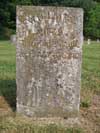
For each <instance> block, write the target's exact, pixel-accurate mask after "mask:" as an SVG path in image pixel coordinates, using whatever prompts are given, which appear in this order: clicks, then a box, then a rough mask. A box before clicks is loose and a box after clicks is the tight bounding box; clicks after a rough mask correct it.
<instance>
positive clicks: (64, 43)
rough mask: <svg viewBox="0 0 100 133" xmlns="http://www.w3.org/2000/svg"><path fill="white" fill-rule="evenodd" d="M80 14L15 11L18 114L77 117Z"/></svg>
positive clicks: (25, 8)
mask: <svg viewBox="0 0 100 133" xmlns="http://www.w3.org/2000/svg"><path fill="white" fill-rule="evenodd" d="M82 43H83V11H82V9H79V8H66V7H34V6H18V7H17V49H16V63H17V68H16V71H17V72H16V75H17V111H18V112H19V113H23V114H25V115H29V116H34V117H74V116H76V115H77V114H78V112H79V104H80V82H81V58H82Z"/></svg>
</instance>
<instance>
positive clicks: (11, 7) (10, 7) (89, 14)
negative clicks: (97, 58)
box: [0, 0, 100, 38]
mask: <svg viewBox="0 0 100 133" xmlns="http://www.w3.org/2000/svg"><path fill="white" fill-rule="evenodd" d="M97 2H99V0H94V1H93V0H0V31H2V33H3V34H5V29H6V28H7V29H9V30H11V29H13V30H15V29H16V5H46V6H67V7H80V8H83V9H84V16H85V17H84V27H85V28H84V33H85V36H91V37H93V38H98V37H100V34H99V33H100V28H99V27H98V23H99V22H100V15H99V14H100V6H98V5H100V4H98V3H97ZM96 3H97V4H96ZM94 6H96V7H94ZM93 11H94V13H93ZM92 28H93V29H92ZM13 30H12V31H13ZM2 33H1V34H2ZM9 36H10V35H9ZM5 37H6V35H5Z"/></svg>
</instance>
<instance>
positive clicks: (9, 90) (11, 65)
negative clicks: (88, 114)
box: [0, 41, 100, 133]
mask: <svg viewBox="0 0 100 133" xmlns="http://www.w3.org/2000/svg"><path fill="white" fill-rule="evenodd" d="M82 58H83V59H82V60H83V63H82V86H81V104H80V105H81V107H82V108H83V107H85V108H88V107H89V106H91V101H92V96H93V95H99V94H100V43H96V42H92V44H90V45H87V44H86V43H85V44H84V45H83V57H82ZM2 98H4V100H3V99H2ZM5 101H6V102H7V104H6V103H5ZM8 106H9V107H10V108H11V109H13V110H15V109H16V48H15V46H14V45H12V44H10V42H9V41H0V109H3V108H5V109H6V108H8ZM0 113H1V112H0ZM48 128H49V127H48ZM50 128H51V127H50ZM53 128H54V127H53ZM68 131H69V132H68V133H81V129H75V130H74V129H69V130H68ZM0 133H1V132H0ZM7 133H8V132H7ZM26 133H27V132H26ZM34 133H35V132H34ZM36 133H37V132H36ZM39 133H44V132H42V131H41V132H39ZM47 133H56V132H47ZM59 133H60V132H59ZM62 133H67V130H66V132H62Z"/></svg>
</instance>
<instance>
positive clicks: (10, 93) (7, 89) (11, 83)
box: [0, 79, 16, 111]
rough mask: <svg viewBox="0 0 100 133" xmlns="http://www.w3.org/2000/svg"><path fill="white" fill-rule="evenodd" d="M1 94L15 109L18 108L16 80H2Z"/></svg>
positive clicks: (0, 84) (0, 85) (0, 83)
mask: <svg viewBox="0 0 100 133" xmlns="http://www.w3.org/2000/svg"><path fill="white" fill-rule="evenodd" d="M0 96H3V97H4V98H5V100H6V101H7V103H8V104H9V105H10V107H11V108H12V110H13V111H15V110H16V80H14V79H13V80H0Z"/></svg>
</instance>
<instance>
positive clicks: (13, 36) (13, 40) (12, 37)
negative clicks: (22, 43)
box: [10, 34, 16, 45]
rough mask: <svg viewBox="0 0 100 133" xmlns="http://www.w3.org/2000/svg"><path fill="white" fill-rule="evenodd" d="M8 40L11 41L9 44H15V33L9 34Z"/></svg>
mask: <svg viewBox="0 0 100 133" xmlns="http://www.w3.org/2000/svg"><path fill="white" fill-rule="evenodd" d="M10 42H11V44H15V45H16V35H14V34H13V35H11V37H10Z"/></svg>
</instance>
